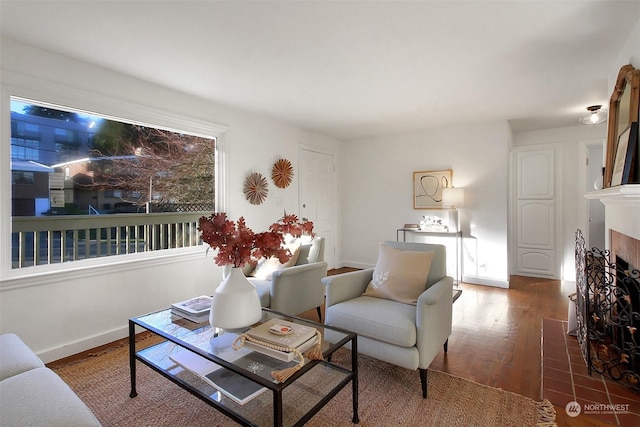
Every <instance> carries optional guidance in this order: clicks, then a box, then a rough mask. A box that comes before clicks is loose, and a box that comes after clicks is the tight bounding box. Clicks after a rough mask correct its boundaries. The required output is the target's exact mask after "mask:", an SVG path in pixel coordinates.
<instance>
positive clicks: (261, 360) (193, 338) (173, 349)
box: [130, 308, 357, 426]
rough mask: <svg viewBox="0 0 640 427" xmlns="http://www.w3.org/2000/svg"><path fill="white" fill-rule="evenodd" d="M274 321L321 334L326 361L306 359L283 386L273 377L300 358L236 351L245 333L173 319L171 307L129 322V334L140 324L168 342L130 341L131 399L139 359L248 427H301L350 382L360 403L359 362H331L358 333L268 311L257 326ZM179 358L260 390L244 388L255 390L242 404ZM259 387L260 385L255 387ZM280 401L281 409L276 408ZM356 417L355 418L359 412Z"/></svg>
mask: <svg viewBox="0 0 640 427" xmlns="http://www.w3.org/2000/svg"><path fill="white" fill-rule="evenodd" d="M271 319H284V320H287V321H289V322H293V323H296V324H302V325H304V326H309V327H313V328H315V329H316V330H318V331H319V332H320V337H321V349H322V353H323V357H324V359H325V360H323V361H319V360H308V359H307V358H306V357H305V359H304V365H303V366H302V367H301V368H300V369H299V370H298V371H296V372H295V374H293V375H292V376H291V377H290V378H288V379H286V380H285V381H283V382H278V381H276V380H274V379H273V377H272V375H271V373H272V372H273V371H280V370H283V369H286V368H291V367H294V366H296V365H297V364H298V360H299V359H296V360H293V361H290V362H285V361H283V360H279V359H276V358H274V357H270V356H267V355H265V354H263V353H262V352H259V351H253V350H252V349H251V348H248V347H247V346H243V347H242V348H240V349H234V348H233V347H234V342H236V340H237V338H238V336H239V335H240V334H242V333H243V332H245V331H244V330H243V331H239V330H235V331H222V330H219V329H217V328H212V327H211V326H210V325H209V324H208V323H194V322H191V321H190V320H187V319H184V318H182V317H179V316H177V315H174V314H172V312H171V310H170V309H166V310H161V311H158V312H155V313H150V314H146V315H143V316H138V317H134V318H131V319H130V334H134V328H133V325H137V326H140V327H142V328H144V329H147V330H148V331H150V332H153V333H154V334H156V335H158V336H160V337H162V338H164V340H157V339H155V340H149V341H150V344H148V345H144V344H142V343H139V345H136V344H132V341H130V345H135V351H134V352H132V355H131V358H132V359H131V363H132V364H133V365H132V397H134V396H135V395H137V392H135V369H133V366H134V365H135V363H134V359H133V358H134V357H135V358H136V359H138V360H140V361H142V362H143V363H145V364H147V365H148V366H150V367H152V368H153V369H154V370H157V371H158V372H160V373H162V374H163V375H164V376H166V377H168V378H170V379H171V380H172V381H174V382H175V383H177V384H179V385H180V386H181V387H183V388H185V389H187V390H188V391H190V392H191V393H193V394H195V395H197V396H199V397H200V398H201V399H203V400H205V401H207V402H209V403H210V404H211V405H213V406H215V407H217V408H218V410H220V411H221V412H223V413H225V414H226V415H227V416H229V417H231V418H232V419H234V420H235V421H237V422H239V423H241V424H244V425H256V426H269V425H283V426H298V425H302V424H304V423H305V422H306V421H307V420H308V419H310V417H312V416H313V415H314V414H315V413H317V411H318V410H319V409H320V408H321V407H322V406H324V405H325V404H326V403H327V402H328V400H330V399H331V398H332V397H333V396H335V395H336V394H337V392H338V391H339V390H340V389H342V388H343V387H344V386H346V384H348V383H349V382H351V381H354V385H353V388H354V390H353V393H354V396H353V398H354V402H357V391H356V390H357V387H356V385H355V384H356V383H355V381H357V373H356V370H357V360H356V359H355V358H354V356H353V355H352V356H351V359H352V360H351V365H352V366H351V369H349V368H347V367H346V366H344V367H341V366H337V365H335V364H333V363H331V362H329V361H328V360H327V359H328V358H329V356H330V355H331V354H333V353H334V352H335V351H336V350H338V349H339V348H341V347H342V346H344V345H345V344H346V343H348V342H350V341H351V344H355V339H356V335H355V334H354V333H352V332H349V331H346V330H343V329H339V328H334V327H329V326H326V325H322V324H319V323H316V322H312V321H308V320H305V319H301V318H297V317H292V316H287V315H283V314H281V313H277V312H274V311H271V310H269V309H266V308H263V316H262V319H261V321H260V322H258V324H259V323H264V322H266V321H268V320H271ZM256 325H257V324H256ZM256 325H252V326H254V327H255V326H256ZM247 329H250V328H247ZM132 336H133V335H131V336H130V340H131V339H132ZM158 341H161V342H158ZM236 347H237V345H236ZM180 357H195V358H197V359H200V360H201V361H202V360H204V363H210V362H213V363H215V364H218V365H220V366H221V367H224V368H227V369H222V370H217V371H216V372H217V373H219V374H220V375H221V376H233V377H234V380H233V381H235V383H234V384H237V383H238V377H237V375H235V374H239V375H240V376H242V377H243V378H246V379H248V380H249V381H250V382H251V383H255V384H254V386H253V389H258V391H256V392H255V393H254V394H252V395H249V392H247V390H246V389H249V388H251V387H252V386H251V384H249V385H248V386H246V388H245V389H243V390H242V392H246V393H247V398H246V400H245V401H240V400H238V397H240V396H239V395H234V393H231V395H230V394H229V393H228V391H229V390H226V391H227V392H225V389H224V387H222V388H220V387H218V386H217V385H218V384H219V383H218V382H217V381H218V380H224V378H222V379H221V378H217V379H216V380H214V381H212V382H206V381H203V378H202V376H201V375H196V374H195V372H194V371H193V370H192V369H188V368H187V369H185V366H183V365H181V364H180V363H177V359H179V358H180ZM257 384H259V386H258V387H255V385H257ZM212 385H213V387H212ZM266 390H271V393H264V391H266ZM232 395H233V396H232ZM276 396H278V399H276ZM276 401H277V402H278V410H275V409H274V408H276ZM354 414H357V412H356V410H355V409H354ZM354 416H356V415H354Z"/></svg>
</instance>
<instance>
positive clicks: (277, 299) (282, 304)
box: [247, 236, 327, 321]
mask: <svg viewBox="0 0 640 427" xmlns="http://www.w3.org/2000/svg"><path fill="white" fill-rule="evenodd" d="M326 276H327V263H326V262H324V238H322V237H317V236H316V237H314V238H313V239H312V240H311V241H310V242H306V243H305V242H303V243H302V245H301V249H300V255H299V256H298V260H297V261H296V264H295V265H293V266H291V267H286V268H281V269H278V270H275V271H274V272H273V273H272V274H271V277H270V279H269V278H267V279H259V278H255V277H247V278H248V279H249V281H250V282H251V283H253V284H254V285H255V287H256V289H257V290H258V296H259V297H260V304H261V305H262V306H263V307H268V308H271V309H272V310H275V311H279V312H281V313H285V314H290V315H296V314H300V313H304V312H305V311H308V310H311V309H313V308H315V309H316V311H317V313H318V318H319V319H320V321H322V312H321V309H320V307H321V306H322V305H323V304H324V284H323V283H322V278H324V277H326Z"/></svg>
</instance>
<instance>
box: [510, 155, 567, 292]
mask: <svg viewBox="0 0 640 427" xmlns="http://www.w3.org/2000/svg"><path fill="white" fill-rule="evenodd" d="M556 150H557V149H556V148H555V147H550V148H536V147H523V148H519V149H516V151H515V155H514V163H515V169H516V201H515V216H514V218H515V222H516V224H515V232H516V270H517V271H516V274H520V275H524V276H539V277H549V278H556V279H557V278H560V272H559V262H558V256H559V255H558V243H557V241H558V239H557V236H558V234H559V230H557V229H556V228H557V225H556V224H557V223H558V222H557V220H558V209H557V206H558V203H557V200H556V199H557V191H556V185H557V183H556V179H555V177H556V167H555V164H556Z"/></svg>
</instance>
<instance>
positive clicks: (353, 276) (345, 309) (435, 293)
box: [322, 241, 453, 398]
mask: <svg viewBox="0 0 640 427" xmlns="http://www.w3.org/2000/svg"><path fill="white" fill-rule="evenodd" d="M384 244H385V245H386V246H390V247H392V248H396V249H400V250H405V251H426V252H434V256H433V259H432V261H431V268H430V270H429V273H428V276H427V279H426V282H425V290H424V291H423V292H422V294H420V296H419V297H418V299H417V303H416V305H412V304H406V303H401V302H397V301H393V300H390V299H383V298H375V297H371V296H363V295H362V294H363V293H364V292H365V290H366V288H367V285H368V284H369V282H370V281H371V279H372V277H373V272H374V269H373V268H371V269H368V270H360V271H354V272H351V273H345V274H340V275H335V276H328V277H326V278H324V279H323V280H322V281H323V283H324V284H325V285H326V305H327V308H326V315H325V323H326V324H327V325H331V326H338V327H341V328H345V329H348V330H351V331H354V332H356V333H357V334H358V352H359V353H362V354H365V355H367V356H370V357H373V358H376V359H379V360H382V361H385V362H388V363H392V364H394V365H398V366H401V367H403V368H407V369H411V370H416V369H419V370H420V380H421V383H422V396H423V397H424V398H426V397H427V368H428V366H429V365H430V364H431V362H432V361H433V359H434V358H435V356H436V355H437V354H438V352H439V351H440V347H441V346H443V347H444V351H445V352H446V351H447V342H448V339H449V335H450V334H451V313H452V310H451V309H452V307H451V306H452V299H453V297H452V296H453V278H451V277H448V276H447V275H446V248H445V246H443V245H432V244H421V243H405V242H393V241H387V242H384Z"/></svg>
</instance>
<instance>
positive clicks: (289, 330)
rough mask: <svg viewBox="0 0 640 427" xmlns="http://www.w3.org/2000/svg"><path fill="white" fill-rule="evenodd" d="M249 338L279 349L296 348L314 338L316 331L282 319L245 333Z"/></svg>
mask: <svg viewBox="0 0 640 427" xmlns="http://www.w3.org/2000/svg"><path fill="white" fill-rule="evenodd" d="M246 334H247V335H249V336H250V337H251V338H255V339H256V340H259V341H264V342H266V343H269V344H273V345H277V346H280V347H289V348H297V347H299V346H300V345H301V344H303V343H306V342H307V341H309V340H310V339H311V338H312V337H315V336H316V329H315V328H313V327H311V326H305V325H301V324H298V323H293V322H289V321H287V320H283V319H271V320H268V321H266V322H264V323H262V324H260V325H258V326H256V327H254V328H251V329H249V330H248V331H247V332H246Z"/></svg>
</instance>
